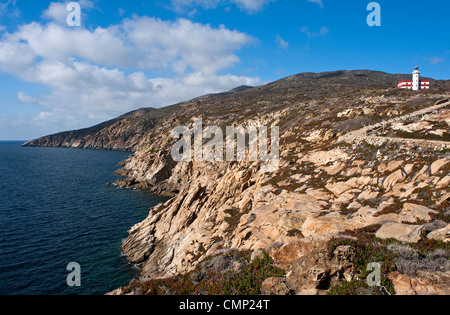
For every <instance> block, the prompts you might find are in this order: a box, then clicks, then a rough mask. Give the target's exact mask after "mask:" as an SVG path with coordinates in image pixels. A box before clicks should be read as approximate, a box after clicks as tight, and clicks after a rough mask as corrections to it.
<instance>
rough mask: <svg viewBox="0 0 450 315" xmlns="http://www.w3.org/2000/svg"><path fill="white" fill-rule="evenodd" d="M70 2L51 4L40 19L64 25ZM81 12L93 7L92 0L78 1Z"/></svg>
mask: <svg viewBox="0 0 450 315" xmlns="http://www.w3.org/2000/svg"><path fill="white" fill-rule="evenodd" d="M70 2H72V1H67V0H66V1H64V2H52V3H50V6H49V7H48V8H47V9H46V10H45V11H44V12H43V13H42V17H43V18H45V19H49V20H52V21H53V22H56V23H59V24H66V21H67V14H68V13H69V12H68V11H67V4H68V3H70ZM77 2H78V3H79V4H80V7H81V11H82V12H85V10H90V9H92V8H93V7H94V2H93V1H92V0H79V1H77Z"/></svg>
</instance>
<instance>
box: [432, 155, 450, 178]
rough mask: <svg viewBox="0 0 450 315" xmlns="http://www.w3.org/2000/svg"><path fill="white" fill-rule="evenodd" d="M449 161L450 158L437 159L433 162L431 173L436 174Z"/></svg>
mask: <svg viewBox="0 0 450 315" xmlns="http://www.w3.org/2000/svg"><path fill="white" fill-rule="evenodd" d="M448 163H450V158H444V159H440V160H437V161H436V162H434V163H433V164H431V167H430V169H431V170H430V171H431V175H436V174H437V173H438V172H439V171H440V170H441V169H442V168H443V167H444V166H446V165H447V164H448Z"/></svg>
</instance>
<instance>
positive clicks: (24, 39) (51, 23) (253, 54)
mask: <svg viewBox="0 0 450 315" xmlns="http://www.w3.org/2000/svg"><path fill="white" fill-rule="evenodd" d="M68 2H69V1H31V0H0V140H16V139H17V140H27V139H31V138H36V137H40V136H43V135H47V134H50V133H55V132H59V131H64V130H69V129H79V128H84V127H88V126H91V125H94V124H96V123H99V122H102V121H104V120H107V119H110V118H114V117H116V116H118V115H121V114H123V113H125V112H128V111H131V110H133V109H137V108H141V107H162V106H166V105H171V104H174V103H177V102H180V101H185V100H189V99H192V98H194V97H196V96H199V95H203V94H206V93H213V92H221V91H226V90H230V89H232V88H234V87H236V86H239V85H243V84H247V85H260V84H264V83H267V82H270V81H274V80H277V79H280V78H283V77H286V76H289V75H292V74H296V73H300V72H322V71H332V70H343V69H345V70H347V69H348V70H354V69H370V70H379V71H385V72H389V73H411V72H412V70H413V68H414V66H415V65H419V66H420V69H421V71H422V75H424V76H427V77H432V78H435V79H450V77H449V73H450V71H449V70H450V35H449V34H450V32H449V31H450V27H449V21H450V19H449V18H448V16H449V14H450V2H449V1H447V0H430V1H427V2H425V1H417V0H408V1H406V0H396V1H392V0H379V1H377V3H378V4H379V5H380V7H381V26H379V27H378V26H374V27H370V26H368V25H367V16H368V15H369V14H370V11H367V5H368V4H369V2H371V1H369V0H346V1H337V0H295V1H292V0H290V1H288V0H168V1H163V0H157V1H137V0H128V1H119V0H80V1H78V3H79V4H80V7H81V13H82V15H81V21H82V24H81V26H80V27H69V26H68V25H67V22H66V19H67V15H68V14H69V11H67V3H68Z"/></svg>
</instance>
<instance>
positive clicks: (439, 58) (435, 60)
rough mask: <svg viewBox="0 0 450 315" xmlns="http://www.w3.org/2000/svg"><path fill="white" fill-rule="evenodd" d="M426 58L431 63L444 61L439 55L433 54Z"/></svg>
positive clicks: (435, 63)
mask: <svg viewBox="0 0 450 315" xmlns="http://www.w3.org/2000/svg"><path fill="white" fill-rule="evenodd" d="M426 60H428V61H429V62H430V64H432V65H437V64H439V63H443V62H445V59H444V58H442V57H439V56H434V57H432V58H426Z"/></svg>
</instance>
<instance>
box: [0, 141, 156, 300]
mask: <svg viewBox="0 0 450 315" xmlns="http://www.w3.org/2000/svg"><path fill="white" fill-rule="evenodd" d="M20 145H21V143H19V142H0V294H32V295H34V294H51V295H52V294H58V295H59V294H63V295H71V294H76V295H78V294H104V293H106V292H109V291H111V290H113V289H115V288H118V287H120V286H123V285H126V284H127V283H128V282H129V281H130V280H131V279H132V278H133V277H134V276H136V270H135V269H134V268H133V267H132V266H130V265H129V264H128V262H127V259H126V257H124V256H123V255H122V253H121V249H120V245H121V242H122V240H123V239H124V238H126V237H127V231H128V230H129V229H130V228H131V227H132V226H133V225H134V224H136V223H138V222H140V221H142V220H143V219H144V218H145V217H146V216H147V214H148V210H149V208H151V207H152V206H154V205H156V204H158V203H160V202H163V201H164V199H161V198H158V197H155V196H152V195H150V194H148V193H146V192H144V191H139V190H130V189H119V188H117V187H115V186H113V185H110V184H108V183H111V182H114V181H115V180H116V179H117V178H118V177H117V176H116V175H114V174H113V172H114V171H115V170H116V169H118V168H119V167H118V166H117V163H118V162H120V161H122V160H124V159H126V158H127V157H128V155H129V154H130V153H124V152H104V151H90V150H73V149H61V148H22V147H21V146H20ZM71 262H77V263H78V264H79V265H80V266H81V287H69V286H68V285H67V283H66V278H67V276H68V275H69V273H70V271H67V270H66V267H67V265H68V264H69V263H71Z"/></svg>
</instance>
